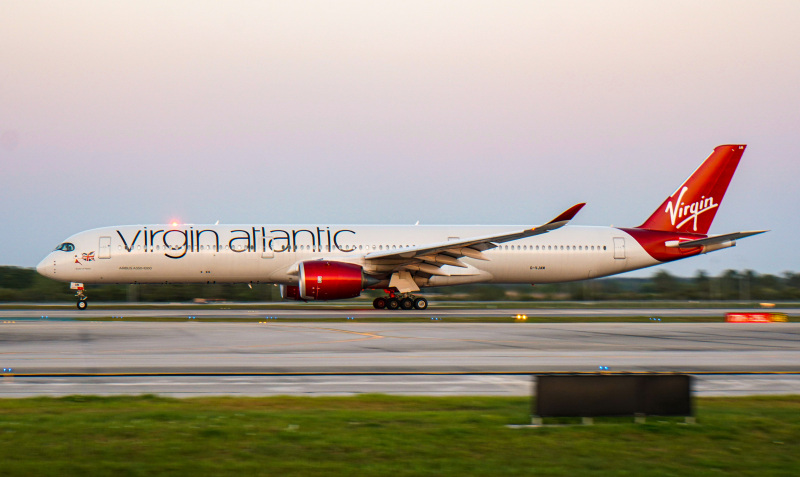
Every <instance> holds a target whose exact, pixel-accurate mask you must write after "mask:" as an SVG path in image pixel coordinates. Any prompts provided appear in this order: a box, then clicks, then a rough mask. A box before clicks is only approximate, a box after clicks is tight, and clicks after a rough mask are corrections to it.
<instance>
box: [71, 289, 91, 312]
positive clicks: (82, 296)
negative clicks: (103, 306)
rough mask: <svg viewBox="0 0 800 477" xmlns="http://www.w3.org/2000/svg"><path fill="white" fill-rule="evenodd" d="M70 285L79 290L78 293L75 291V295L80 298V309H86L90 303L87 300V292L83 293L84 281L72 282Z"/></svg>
mask: <svg viewBox="0 0 800 477" xmlns="http://www.w3.org/2000/svg"><path fill="white" fill-rule="evenodd" d="M69 287H70V289H72V290H78V291H77V293H75V296H76V297H77V298H78V303H77V306H78V309H79V310H85V309H86V308H87V307H88V306H89V303H88V302H87V301H86V300H87V299H88V298H89V297H87V296H86V294H85V293H83V289H84V288H83V283H75V282H72V283H70V284H69Z"/></svg>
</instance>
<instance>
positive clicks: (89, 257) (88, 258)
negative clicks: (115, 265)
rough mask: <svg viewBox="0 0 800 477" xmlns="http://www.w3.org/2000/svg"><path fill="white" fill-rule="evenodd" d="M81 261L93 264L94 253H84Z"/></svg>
mask: <svg viewBox="0 0 800 477" xmlns="http://www.w3.org/2000/svg"><path fill="white" fill-rule="evenodd" d="M81 259H83V261H84V262H91V261H92V260H94V252H89V253H82V254H81Z"/></svg>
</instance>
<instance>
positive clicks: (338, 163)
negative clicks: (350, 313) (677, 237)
mask: <svg viewBox="0 0 800 477" xmlns="http://www.w3.org/2000/svg"><path fill="white" fill-rule="evenodd" d="M798 25H800V2H790V1H775V2H770V1H761V2H753V1H741V2H738V1H728V0H726V1H702V2H696V1H685V2H684V1H664V2H659V1H653V2H642V1H616V2H615V1H604V2H596V1H539V2H537V1H505V2H504V1H463V0H459V1H431V0H426V1H420V2H413V1H404V2H379V1H351V2H329V1H310V2H303V1H282V2H242V1H226V2H219V1H209V2H202V1H197V0H192V1H170V2H164V1H136V2H101V1H72V2H36V1H2V2H0V202H1V203H2V208H0V224H2V226H0V244H2V247H0V264H3V265H19V266H25V267H32V266H35V265H36V263H37V262H38V261H39V260H41V259H42V258H43V257H44V256H45V255H46V254H47V253H48V252H49V251H50V250H51V249H52V248H53V247H54V246H55V245H57V244H58V243H59V242H60V241H62V240H63V239H64V238H66V237H67V236H69V235H72V234H73V233H76V232H79V231H81V230H85V229H89V228H94V227H100V226H106V225H120V224H137V223H163V222H169V221H172V220H178V221H181V222H189V223H209V222H210V223H214V222H216V221H217V220H219V221H220V222H221V223H258V224H278V223H284V224H285V223H313V224H337V223H368V224H382V223H391V224H398V223H399V224H413V223H414V222H416V221H417V220H419V221H420V222H421V223H422V224H441V223H444V224H520V225H524V226H531V225H535V224H540V223H542V222H546V221H548V220H550V219H551V218H553V217H554V216H555V215H557V214H558V213H560V212H561V211H562V210H564V209H566V208H567V207H569V206H571V205H573V204H575V203H577V202H587V203H588V205H587V206H586V207H585V208H584V209H583V210H582V211H581V212H580V214H579V215H578V216H577V217H576V219H575V221H574V223H575V224H580V225H615V226H636V225H639V224H640V223H641V222H642V221H643V220H644V219H645V218H647V217H648V216H649V215H650V214H651V213H652V212H653V210H654V209H655V208H656V207H657V206H658V205H659V204H660V203H661V202H662V201H663V200H664V198H665V197H666V196H667V195H669V194H670V193H672V192H673V190H674V189H675V188H676V187H677V186H678V185H679V184H680V183H681V182H682V181H683V180H684V179H685V178H686V177H687V176H688V175H689V174H690V173H691V172H692V171H693V170H694V168H695V167H697V166H698V165H699V164H700V162H701V161H702V160H703V159H704V158H705V157H706V156H708V154H709V153H710V152H711V151H712V149H713V148H714V147H715V146H717V145H720V144H726V143H736V144H739V143H745V144H748V148H747V151H746V152H745V155H744V157H743V159H742V162H741V164H740V166H739V170H738V171H737V173H736V176H735V177H734V179H733V182H732V184H731V188H730V189H729V190H728V193H727V195H726V197H725V200H724V202H723V204H722V206H721V207H720V210H719V212H718V214H717V216H716V220H715V222H714V225H713V226H712V229H711V232H712V233H727V232H734V231H739V230H754V229H771V230H772V231H771V232H770V233H768V234H765V235H762V236H758V237H753V238H750V239H746V240H743V241H741V242H740V243H739V244H738V246H737V247H736V248H734V249H730V250H724V251H720V252H715V253H713V254H709V255H706V256H703V257H699V258H695V259H690V260H687V261H684V262H679V263H675V264H670V265H667V266H666V270H668V271H670V272H672V273H675V274H679V275H686V276H690V275H693V274H694V272H695V271H696V270H698V269H704V270H707V271H709V272H711V273H714V274H717V273H719V272H720V271H722V270H725V269H729V268H732V269H737V270H743V269H753V270H756V271H757V272H760V273H782V272H783V271H786V270H792V271H796V272H797V271H800V247H798V242H799V240H798V237H800V219H798V215H799V214H798V203H800V192H799V191H800V186H799V184H798V182H799V181H800V53H799V52H800V27H798ZM654 271H655V270H653V269H650V270H645V271H643V272H636V274H637V275H638V276H649V275H650V274H652V273H653V272H654Z"/></svg>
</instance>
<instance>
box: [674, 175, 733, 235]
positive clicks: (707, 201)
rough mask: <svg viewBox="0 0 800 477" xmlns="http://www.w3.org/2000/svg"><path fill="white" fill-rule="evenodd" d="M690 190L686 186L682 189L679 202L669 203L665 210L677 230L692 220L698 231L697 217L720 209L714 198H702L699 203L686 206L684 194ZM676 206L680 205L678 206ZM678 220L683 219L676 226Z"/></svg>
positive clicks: (695, 229) (694, 227)
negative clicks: (683, 200)
mask: <svg viewBox="0 0 800 477" xmlns="http://www.w3.org/2000/svg"><path fill="white" fill-rule="evenodd" d="M688 190H689V188H688V187H686V186H684V187H683V189H681V193H680V194H679V195H678V200H676V201H675V202H672V201H667V208H666V209H665V210H664V212H666V213H667V214H669V220H670V222H671V223H672V225H673V226H674V227H675V228H678V229H679V228H681V227H683V226H684V225H685V224H686V222H689V221H690V220H694V224H693V229H694V231H695V232H696V231H697V217H699V216H700V214H702V213H703V212H708V211H709V210H712V209H715V208H717V207H719V204H717V203H715V202H714V198H713V197H705V196H702V197H700V200H698V201H697V202H692V203H691V204H684V203H683V202H681V199H683V196H684V194H686V191H688ZM675 204H680V205H678V206H676V205H675ZM678 219H683V220H682V221H681V222H680V223H679V224H678V225H675V222H676V221H677V220H678Z"/></svg>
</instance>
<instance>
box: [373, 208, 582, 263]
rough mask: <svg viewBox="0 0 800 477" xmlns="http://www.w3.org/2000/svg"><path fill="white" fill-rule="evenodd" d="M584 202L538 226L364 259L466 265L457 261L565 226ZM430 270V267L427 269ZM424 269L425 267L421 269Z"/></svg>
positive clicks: (375, 254)
mask: <svg viewBox="0 0 800 477" xmlns="http://www.w3.org/2000/svg"><path fill="white" fill-rule="evenodd" d="M584 205H586V204H585V203H581V204H576V205H573V206H572V207H570V208H569V209H567V210H565V211H564V212H562V213H561V214H560V215H559V216H558V217H556V218H555V219H553V220H551V221H550V222H547V223H546V224H544V225H540V226H539V227H532V228H529V229H525V230H520V231H517V232H511V233H506V234H500V235H484V236H481V237H472V238H467V239H460V240H452V241H449V242H438V243H431V244H425V245H418V246H415V247H406V248H400V249H397V250H386V251H381V252H371V253H368V254H367V255H365V257H364V258H365V259H367V260H370V261H382V260H385V261H389V260H391V261H393V262H394V261H396V262H399V263H403V262H417V261H422V262H428V263H430V264H433V265H434V266H435V267H439V266H441V265H453V266H456V267H462V268H466V267H467V265H465V264H464V263H462V262H460V261H459V260H458V259H459V258H461V257H469V258H474V259H476V260H488V258H486V256H484V255H483V254H482V253H481V252H483V251H484V250H489V249H492V248H495V247H497V244H499V243H504V242H510V241H512V240H518V239H521V238H526V237H532V236H534V235H540V234H544V233H547V232H550V231H551V230H556V229H558V228H560V227H563V226H564V225H566V224H567V223H568V222H569V221H570V220H572V218H573V217H575V215H576V214H577V213H578V211H579V210H581V208H582V207H583V206H584ZM429 270H431V269H429ZM421 271H428V270H424V269H423V270H421Z"/></svg>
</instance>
